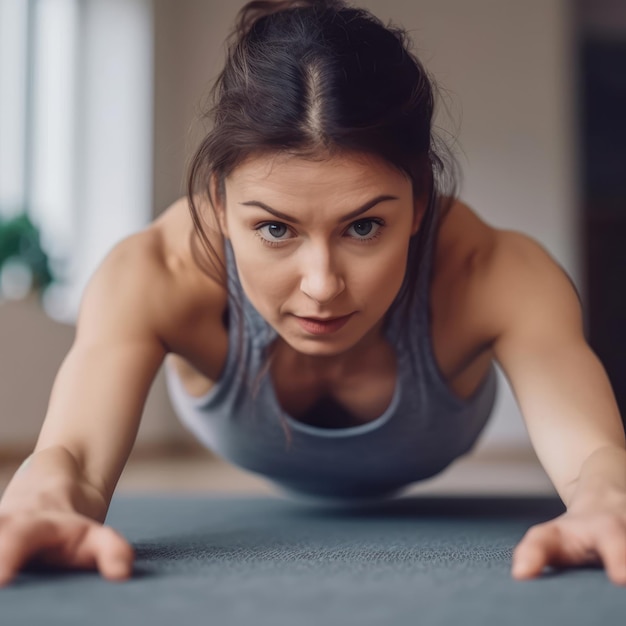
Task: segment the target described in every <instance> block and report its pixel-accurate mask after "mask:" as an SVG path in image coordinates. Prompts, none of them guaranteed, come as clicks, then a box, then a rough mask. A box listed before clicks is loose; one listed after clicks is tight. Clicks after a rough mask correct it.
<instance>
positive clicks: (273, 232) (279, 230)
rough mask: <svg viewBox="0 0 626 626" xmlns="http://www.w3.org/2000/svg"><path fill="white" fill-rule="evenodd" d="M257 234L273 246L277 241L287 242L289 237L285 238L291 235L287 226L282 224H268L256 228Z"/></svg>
mask: <svg viewBox="0 0 626 626" xmlns="http://www.w3.org/2000/svg"><path fill="white" fill-rule="evenodd" d="M255 231H256V234H257V235H258V236H259V237H260V238H261V239H262V240H263V241H264V242H266V243H269V244H272V243H273V242H275V241H285V239H289V237H285V235H286V234H288V233H289V228H288V227H287V225H286V224H281V223H280V222H267V223H265V224H261V225H260V226H258V227H257V228H255Z"/></svg>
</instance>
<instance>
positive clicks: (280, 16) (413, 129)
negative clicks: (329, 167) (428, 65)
mask: <svg viewBox="0 0 626 626" xmlns="http://www.w3.org/2000/svg"><path fill="white" fill-rule="evenodd" d="M410 47H411V44H410V41H409V37H408V35H407V33H406V31H405V30H403V29H401V28H398V27H395V26H392V25H389V26H385V25H384V24H383V23H382V22H381V21H380V20H379V19H378V18H377V17H375V16H374V15H372V14H371V13H370V12H369V11H367V10H365V9H360V8H354V7H351V6H349V5H347V4H346V3H345V2H343V0H276V1H272V0H255V1H253V2H248V3H247V4H246V5H245V6H244V7H243V8H242V9H241V11H240V12H239V14H238V17H237V21H236V24H235V28H234V30H233V32H232V33H231V34H230V36H229V37H228V39H227V55H226V62H225V66H224V69H223V71H222V72H221V74H220V75H219V76H218V78H217V81H216V83H215V85H214V86H213V89H212V92H211V97H212V102H211V106H210V108H209V110H208V111H207V113H206V117H207V118H208V119H209V120H210V121H211V122H212V123H213V126H212V128H211V130H210V131H209V132H208V134H207V135H206V136H205V137H204V139H203V140H202V142H201V144H200V146H199V147H198V149H197V151H196V152H195V154H194V156H193V158H192V160H191V163H190V166H189V173H188V179H187V194H188V201H189V206H190V210H191V213H192V218H193V221H194V226H195V233H194V236H193V237H192V251H193V253H194V257H195V258H196V260H197V261H198V262H200V263H201V266H204V268H205V269H206V270H208V271H212V273H213V275H214V276H215V273H216V274H217V275H216V278H217V279H218V280H220V282H222V284H227V283H226V276H225V272H224V267H223V264H222V263H221V261H220V260H219V257H218V255H217V254H216V251H215V250H214V249H213V247H212V245H211V243H210V241H209V239H208V237H207V235H206V233H205V231H204V230H203V227H202V218H201V215H200V212H199V210H198V207H197V205H196V198H197V196H198V194H201V195H203V196H205V197H206V198H207V199H208V200H209V203H210V205H211V206H212V207H213V208H214V199H213V196H212V191H211V187H210V180H211V178H212V177H214V180H215V181H216V183H217V185H216V193H217V194H218V196H219V199H220V200H222V201H223V200H224V195H225V179H226V177H227V176H228V175H229V174H230V173H231V172H232V171H233V170H234V169H235V168H236V167H237V166H238V165H239V164H241V163H242V162H243V161H244V160H245V159H246V158H247V157H250V156H253V155H263V154H268V155H269V154H276V153H285V154H292V155H296V156H302V157H306V158H311V159H315V158H324V157H325V156H328V155H332V154H336V153H346V152H347V153H362V154H369V155H375V156H377V157H379V158H382V159H383V160H384V161H385V162H387V163H388V164H390V165H392V166H393V167H395V168H396V169H397V170H400V171H401V172H403V173H405V174H406V175H407V176H408V177H409V178H410V179H411V181H412V184H413V193H414V195H415V196H417V195H420V196H422V195H423V196H424V197H425V198H426V200H427V206H426V210H425V213H424V216H423V218H422V222H421V227H420V229H419V231H418V233H417V234H416V235H415V236H413V237H412V239H411V242H410V246H409V255H408V263H407V270H406V274H405V279H404V282H403V284H402V287H401V289H400V293H399V294H398V297H397V298H396V302H403V306H404V307H405V309H404V310H405V312H408V311H409V309H410V307H411V304H412V301H413V299H414V297H415V294H416V283H417V276H418V272H419V268H420V264H421V259H422V254H423V251H424V244H425V242H426V238H427V237H428V236H429V233H430V231H431V230H432V229H433V228H435V227H436V224H437V223H438V221H439V220H438V218H440V217H441V215H442V213H443V211H445V210H447V208H449V206H450V205H451V201H452V199H453V197H454V195H455V190H456V167H455V161H454V159H453V157H452V156H451V154H450V152H449V151H448V150H447V148H446V146H445V144H444V143H443V142H440V141H439V140H438V138H437V137H436V136H435V135H434V133H433V128H432V125H433V124H432V121H433V113H434V89H435V87H434V82H433V81H432V79H431V78H430V77H429V75H428V73H427V72H426V70H425V69H424V68H423V67H422V65H421V63H420V62H419V60H418V59H417V58H416V57H415V56H414V55H413V54H412V53H411V52H410ZM259 103H263V104H262V105H259ZM196 236H197V237H198V238H199V239H200V241H201V242H202V245H203V247H204V250H205V252H206V253H208V256H209V259H210V261H211V265H210V267H209V266H207V265H206V263H203V259H202V258H201V256H200V251H199V250H198V249H197V241H195V238H196ZM210 268H212V269H210ZM394 305H395V303H394Z"/></svg>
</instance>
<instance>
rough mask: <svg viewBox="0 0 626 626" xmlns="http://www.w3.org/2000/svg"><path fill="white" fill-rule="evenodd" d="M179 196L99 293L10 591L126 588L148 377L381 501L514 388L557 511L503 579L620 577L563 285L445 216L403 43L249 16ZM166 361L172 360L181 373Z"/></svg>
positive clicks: (297, 476) (293, 19) (43, 458)
mask: <svg viewBox="0 0 626 626" xmlns="http://www.w3.org/2000/svg"><path fill="white" fill-rule="evenodd" d="M214 95H215V106H214V108H213V110H212V115H213V120H214V125H213V129H212V130H211V132H209V133H208V135H207V136H206V138H205V139H204V140H203V142H202V144H201V145H200V147H199V149H198V151H197V153H196V154H195V156H194V158H193V161H192V163H191V167H190V173H189V180H188V183H189V184H188V197H187V198H186V199H183V200H180V201H179V202H177V203H175V204H174V205H173V206H172V207H170V209H169V210H167V211H166V212H165V213H164V214H163V215H162V216H161V217H160V218H159V219H157V220H156V221H155V222H154V223H153V224H152V225H150V227H148V228H147V229H146V230H145V231H143V232H141V233H138V234H136V235H134V236H132V237H129V238H128V239H126V240H124V241H122V242H121V243H120V244H119V245H117V246H116V247H115V248H114V250H113V251H112V252H111V253H110V254H109V255H108V257H107V258H106V260H105V261H104V262H103V264H102V265H101V267H100V268H99V269H98V270H97V272H96V273H95V275H94V276H93V278H92V280H91V282H90V284H89V286H88V288H87V290H86V293H85V296H84V299H83V303H82V306H81V311H80V315H79V320H78V326H77V334H76V340H75V343H74V345H73V346H72V349H71V350H70V352H69V354H68V356H67V357H66V359H65V361H64V362H63V365H62V367H61V369H60V371H59V374H58V376H57V379H56V381H55V383H54V387H53V390H52V395H51V399H50V405H49V409H48V412H47V415H46V418H45V422H44V425H43V428H42V431H41V434H40V436H39V439H38V441H37V445H36V447H35V451H34V453H33V454H32V455H31V457H30V458H29V459H28V462H27V463H25V465H24V466H23V467H22V468H21V469H20V470H19V471H18V472H17V474H16V476H15V477H14V479H13V480H12V481H11V484H10V485H9V487H8V488H7V490H6V491H5V493H4V496H3V499H2V501H1V503H0V581H2V582H3V583H6V582H8V581H9V580H10V579H11V578H12V577H13V576H14V575H15V573H16V572H17V571H18V570H19V569H20V568H21V567H22V566H23V565H24V564H25V563H26V562H27V561H28V560H30V559H33V558H35V559H39V560H42V561H45V562H48V563H54V564H58V565H64V566H71V567H84V568H94V567H97V568H98V569H99V570H100V571H101V573H102V574H103V575H104V576H105V577H107V578H110V579H122V578H125V577H128V576H129V575H130V573H131V568H132V561H133V551H132V548H131V547H130V545H129V544H128V543H127V542H126V541H125V539H124V538H123V537H121V536H120V535H118V534H117V533H116V532H115V531H113V530H112V529H110V528H107V527H105V526H103V525H102V522H103V521H104V519H105V516H106V512H107V508H108V505H109V502H110V499H111V497H112V494H113V491H114V488H115V485H116V483H117V480H118V478H119V476H120V473H121V471H122V468H123V466H124V463H125V461H126V459H127V457H128V454H129V452H130V450H131V447H132V444H133V441H134V438H135V435H136V432H137V428H138V425H139V419H140V415H141V412H142V407H143V404H144V401H145V398H146V395H147V393H148V390H149V387H150V384H151V382H152V380H153V378H154V376H155V374H156V372H157V371H158V369H159V367H160V366H161V364H162V363H163V361H164V360H166V367H167V369H166V371H167V379H168V385H169V389H170V392H171V395H172V400H173V403H174V406H175V408H176V410H177V411H178V412H179V414H180V417H181V419H182V420H184V421H185V423H186V424H187V425H188V426H189V427H190V428H191V429H192V430H193V431H194V432H195V433H196V434H197V436H198V437H199V438H200V439H201V440H202V441H203V442H205V443H206V444H207V445H208V446H210V447H212V448H213V449H214V450H215V451H216V452H217V453H218V454H221V455H223V456H224V457H225V458H227V459H229V460H230V461H232V462H233V463H237V464H239V465H241V466H242V467H244V468H247V469H249V470H251V471H255V472H258V473H260V474H262V475H264V476H266V477H267V478H268V479H270V480H272V481H273V482H274V483H275V484H276V485H278V486H280V487H281V488H282V489H284V490H285V491H287V492H289V493H291V494H294V495H296V496H298V497H313V498H316V499H321V500H324V501H329V500H332V501H334V502H337V501H339V502H348V503H350V502H355V501H361V500H363V499H366V500H367V499H372V498H383V497H390V496H392V495H394V494H396V493H398V492H399V491H400V490H402V488H404V487H406V486H407V485H408V484H410V483H411V482H415V481H417V480H420V479H422V478H425V477H427V476H431V475H433V474H435V473H436V472H438V471H440V470H441V469H443V468H444V467H445V466H446V465H448V464H449V463H450V462H452V461H453V460H454V459H455V458H457V457H458V456H459V455H461V454H463V453H464V452H466V451H467V450H469V449H470V448H471V447H472V445H473V444H474V442H475V441H476V438H477V437H478V435H479V433H480V431H481V429H482V428H483V426H484V424H485V422H486V420H487V419H488V417H489V414H490V412H491V409H492V406H493V402H494V397H495V393H496V388H495V387H496V381H495V377H494V369H493V367H494V366H493V364H494V362H495V361H497V362H498V363H499V364H500V365H501V366H502V368H503V370H504V372H505V373H506V375H507V377H508V378H509V380H510V381H511V384H512V386H513V388H514V391H515V394H516V397H517V399H518V401H519V404H520V407H521V410H522V413H523V415H524V419H525V421H526V424H527V426H528V430H529V432H530V435H531V438H532V441H533V444H534V446H535V449H536V452H537V455H538V456H539V459H540V460H541V462H542V463H543V466H544V467H545V469H546V471H547V473H548V474H549V476H550V478H551V479H552V481H553V482H554V485H555V487H556V489H557V490H558V493H559V495H560V496H561V498H562V499H563V501H564V503H565V504H566V506H567V512H566V513H565V514H563V515H562V516H560V517H559V518H557V519H555V520H551V521H549V522H547V523H544V524H540V525H537V526H535V527H533V528H531V529H530V530H529V532H528V533H527V534H526V535H525V537H524V538H523V539H522V541H521V542H520V544H519V545H518V546H517V548H516V550H515V553H514V559H513V561H514V562H513V575H514V576H515V577H516V578H520V579H523V578H529V577H534V576H537V575H538V574H540V572H541V571H542V568H543V567H544V566H545V565H577V564H586V563H594V562H599V563H602V564H604V565H605V567H606V569H607V573H608V575H609V577H610V578H611V580H613V581H614V582H615V583H618V584H624V583H626V452H625V449H624V448H625V443H624V431H623V427H622V423H621V420H620V416H619V413H618V410H617V407H616V403H615V400H614V397H613V394H612V390H611V387H610V384H609V382H608V380H607V376H606V374H605V372H604V370H603V368H602V366H601V364H600V363H599V362H598V360H597V358H596V357H595V355H594V354H593V352H592V351H591V350H590V348H589V347H588V345H587V344H586V342H585V339H584V336H583V332H582V323H581V311H580V305H579V302H578V299H577V296H576V293H575V290H574V289H573V288H572V285H571V283H570V281H569V279H568V278H567V277H566V276H565V274H564V273H563V271H562V270H561V269H560V268H559V267H558V265H557V264H556V263H555V262H554V261H553V260H552V259H551V258H550V256H549V255H548V254H547V253H546V252H545V251H544V250H543V249H542V248H541V247H540V246H539V245H538V244H537V243H535V242H534V241H532V240H531V239H529V238H528V237H526V236H524V235H521V234H518V233H514V232H508V231H501V230H497V229H494V228H492V227H490V226H489V225H487V224H485V223H484V222H483V221H481V220H480V219H479V218H478V217H477V216H476V215H475V214H474V213H473V212H472V211H471V210H470V209H469V208H468V207H467V206H465V205H464V204H463V203H461V202H460V201H458V200H456V199H455V198H454V194H453V184H452V183H453V176H451V170H450V166H449V165H446V162H448V163H449V162H450V159H446V158H445V153H443V152H442V149H441V147H440V146H438V144H437V143H436V142H435V140H434V137H433V133H432V128H431V122H432V115H433V91H432V85H431V82H430V80H429V78H428V76H427V74H426V72H425V71H424V69H423V68H422V66H421V65H420V63H419V62H418V61H417V59H416V58H415V57H414V56H413V55H412V54H411V53H410V52H409V51H408V43H407V40H406V37H405V35H404V34H403V32H402V31H400V30H397V29H392V28H385V27H384V26H383V25H382V24H381V23H380V22H379V21H378V20H377V19H376V18H374V17H373V16H372V15H371V14H369V13H368V12H366V11H361V10H357V9H353V8H349V7H347V6H346V5H344V3H343V2H341V1H340V0H324V1H318V2H314V1H313V0H306V1H305V0H300V1H286V2H250V3H249V4H248V5H246V7H244V9H243V10H242V12H241V14H240V16H239V20H238V23H237V28H236V31H235V33H234V38H233V41H232V42H231V46H230V48H229V54H228V58H227V61H226V65H225V68H224V70H223V72H222V74H221V76H220V77H219V80H218V81H217V84H216V86H215V90H214ZM166 357H167V358H166Z"/></svg>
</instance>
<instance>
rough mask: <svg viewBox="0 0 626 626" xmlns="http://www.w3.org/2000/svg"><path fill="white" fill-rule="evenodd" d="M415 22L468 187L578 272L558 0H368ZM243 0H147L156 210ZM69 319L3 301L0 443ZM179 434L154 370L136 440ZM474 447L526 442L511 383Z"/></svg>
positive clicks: (31, 429)
mask: <svg viewBox="0 0 626 626" xmlns="http://www.w3.org/2000/svg"><path fill="white" fill-rule="evenodd" d="M362 4H363V5H364V6H367V7H368V8H371V9H373V10H374V12H375V13H376V14H377V15H379V16H380V17H381V18H383V19H384V20H387V19H389V18H393V21H395V22H397V23H399V24H402V25H404V26H405V27H407V28H408V29H410V30H411V31H412V35H413V38H414V41H415V44H416V45H415V51H416V52H417V53H418V55H419V56H420V57H421V58H422V59H423V61H424V62H425V64H426V65H427V67H428V68H429V69H430V70H431V71H432V72H433V73H434V74H435V75H436V77H437V79H438V81H439V82H440V84H441V85H442V86H443V87H445V88H446V89H447V91H448V92H449V97H450V102H449V105H450V107H451V110H452V112H453V114H454V115H455V116H456V117H457V121H458V122H459V123H460V128H461V130H460V132H459V133H458V139H459V142H460V145H461V146H462V148H463V151H464V155H462V156H461V164H462V166H463V170H464V173H465V184H464V187H463V190H464V193H463V194H462V195H463V197H464V198H465V199H466V200H467V201H468V202H469V203H470V204H471V205H472V206H473V207H474V209H475V210H477V211H478V213H479V214H481V215H482V216H483V217H484V218H485V219H486V220H488V221H489V222H491V223H492V224H494V225H495V226H498V227H501V228H513V229H517V230H522V231H525V232H528V233H529V234H531V235H533V236H535V237H536V238H537V239H538V240H540V241H541V242H542V243H543V244H544V245H545V246H546V247H547V248H548V249H549V250H550V252H551V253H552V254H553V255H554V256H555V258H556V259H557V260H559V262H561V263H562V264H563V265H564V266H565V267H566V268H567V269H568V271H569V272H570V273H571V274H572V275H573V276H574V279H575V280H576V281H577V282H580V281H579V276H580V273H581V272H580V268H579V266H578V263H579V258H580V254H579V245H578V233H577V224H578V220H577V213H576V208H577V199H576V193H577V190H576V188H575V186H574V184H573V171H574V169H575V155H574V152H573V146H574V144H575V138H574V135H573V130H572V126H573V124H572V116H573V104H572V101H573V98H572V86H571V80H572V77H571V60H572V55H571V43H570V34H569V18H568V6H569V5H568V3H567V2H565V0H526V1H525V2H519V1H518V0H470V1H468V0H385V1H384V2H383V1H382V0H369V1H366V2H363V3H362ZM238 6H240V3H233V2H230V1H229V0H210V1H207V0H177V2H172V1H171V0H155V43H156V45H155V67H156V76H155V112H154V114H155V137H154V146H155V153H154V173H155V181H154V209H155V213H159V212H161V211H162V210H163V209H164V208H166V207H167V205H168V204H169V203H170V202H172V201H173V200H174V199H175V198H177V197H179V196H180V195H181V194H182V192H183V174H184V169H185V161H186V159H187V158H188V156H189V152H190V149H191V147H192V146H193V145H194V144H195V141H196V140H197V137H198V133H199V132H200V125H199V124H194V123H193V120H194V117H195V115H196V112H197V108H198V106H199V104H200V99H201V98H202V96H203V94H206V89H207V86H208V83H209V81H210V80H211V79H212V78H213V77H214V76H215V75H216V74H217V72H218V71H219V67H220V63H221V59H222V40H223V37H224V35H225V33H226V29H227V28H228V27H229V26H230V23H231V21H232V19H233V18H234V14H235V12H236V10H237V8H238ZM72 334H73V333H72V329H70V328H68V327H63V326H60V325H57V324H55V323H53V322H51V321H50V320H46V319H45V318H44V317H43V316H42V314H41V313H40V312H39V311H37V307H36V306H35V305H33V303H32V302H30V303H20V304H11V305H4V306H0V399H1V407H2V408H1V413H0V449H1V448H2V447H6V446H8V445H17V446H24V445H30V443H31V442H34V438H35V436H36V433H37V430H38V428H39V425H40V423H41V419H42V416H43V412H44V410H45V405H46V403H47V396H48V393H49V389H50V386H51V383H52V380H53V378H54V373H55V371H56V368H57V367H58V364H59V363H60V362H61V359H62V358H63V355H64V353H65V352H66V351H67V349H68V348H69V345H70V344H71V339H72ZM173 439H183V440H188V439H189V437H188V435H187V434H186V433H185V432H184V431H183V429H182V428H181V427H180V426H179V425H178V423H177V421H176V419H175V417H174V416H173V414H172V411H171V408H170V406H169V403H168V401H167V398H166V394H165V390H164V387H163V380H162V377H161V376H159V378H158V379H157V380H156V382H155V385H154V386H153V389H152V392H151V394H150V398H149V401H148V404H147V407H146V411H145V416H144V421H143V423H142V427H141V429H140V434H139V441H140V442H142V443H150V442H157V441H162V440H173ZM482 445H483V446H484V447H490V446H499V445H520V446H527V445H528V444H527V437H526V433H525V430H524V428H523V425H522V421H521V416H520V415H519V414H518V412H517V408H516V406H515V402H514V400H513V396H512V394H511V393H510V392H509V391H506V390H505V392H504V393H503V394H501V396H500V400H499V403H498V406H497V410H496V415H495V416H494V419H493V420H492V422H491V425H490V426H489V428H488V431H487V433H486V436H485V438H484V439H483V442H482Z"/></svg>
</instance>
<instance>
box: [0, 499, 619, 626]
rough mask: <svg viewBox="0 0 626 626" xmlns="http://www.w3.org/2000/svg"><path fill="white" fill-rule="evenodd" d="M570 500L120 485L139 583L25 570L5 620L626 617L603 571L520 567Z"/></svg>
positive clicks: (0, 600)
mask: <svg viewBox="0 0 626 626" xmlns="http://www.w3.org/2000/svg"><path fill="white" fill-rule="evenodd" d="M562 511H563V508H562V505H561V504H560V502H558V501H556V500H552V499H543V498H528V499H526V498H512V499H511V498H486V497H477V498H450V497H446V498H444V497H441V498H435V497H411V498H404V499H398V500H393V501H390V502H387V503H384V504H381V505H376V506H368V507H364V508H361V509H354V510H337V509H332V508H320V507H315V506H313V505H306V504H301V503H297V502H292V501H289V500H286V499H283V498H280V497H234V496H233V497H229V496H211V497H208V496H207V497H187V496H175V495H168V496H165V495H164V496H161V497H157V496H137V497H130V496H116V497H115V498H114V500H113V503H112V505H111V509H110V512H109V517H108V518H107V522H108V523H110V524H111V525H113V526H114V527H115V528H117V529H118V530H120V531H121V532H122V533H123V534H124V535H125V536H126V537H127V538H128V539H129V540H130V541H131V542H132V543H133V545H134V546H135V548H136V551H137V561H136V568H135V574H134V577H133V579H132V580H130V581H128V582H125V583H110V582H107V581H105V580H102V579H101V578H100V577H99V576H98V575H97V574H95V573H76V572H71V573H61V572H50V571H28V572H25V573H23V574H22V575H20V576H19V578H18V579H17V580H16V582H15V583H14V584H13V585H11V586H10V587H7V588H5V589H2V590H0V624H2V626H13V625H16V624H20V625H22V624H23V625H24V626H26V625H28V626H35V625H37V624H46V625H49V626H56V625H58V626H61V625H62V626H68V625H73V624H89V625H90V626H99V625H103V626H104V625H105V624H106V625H111V624H115V625H126V624H129V625H130V624H132V625H133V626H136V625H137V624H145V625H149V626H160V625H168V626H170V625H172V624H175V625H181V626H182V625H186V624H211V625H212V626H213V625H219V624H229V625H241V626H244V625H245V626H248V625H251V624H254V625H255V626H256V625H259V624H260V625H264V624H267V625H268V626H269V625H272V626H282V625H289V626H293V625H298V626H301V625H303V626H306V625H309V624H310V625H313V624H315V625H319V624H324V625H330V624H341V625H342V626H343V625H346V626H352V625H354V626H357V625H358V626H365V625H369V624H384V625H387V624H389V625H396V624H397V625H404V624H407V625H408V624H411V625H415V624H420V625H427V626H431V625H432V626H435V625H436V626H440V625H441V626H444V625H446V626H447V625H454V626H458V625H459V624H463V625H464V626H467V625H474V624H476V625H479V624H480V625H481V626H484V625H491V624H494V625H498V626H501V625H505V624H511V625H518V624H519V625H522V624H523V625H529V624H532V625H538V624H550V625H551V626H552V625H555V624H567V625H568V626H574V625H579V624H580V625H582V624H588V625H594V626H595V625H597V624H602V625H603V626H611V625H613V624H615V625H617V624H620V625H623V624H624V623H626V589H624V588H619V587H616V586H614V585H613V584H612V583H611V582H610V581H609V580H608V579H607V577H606V575H605V573H604V571H603V570H602V569H600V568H590V567H588V568H577V569H568V570H563V571H553V572H548V573H546V574H545V575H544V576H543V577H542V578H541V579H539V580H533V581H529V582H516V581H514V580H513V579H512V578H511V577H510V561H511V554H512V550H513V548H514V546H515V545H516V543H517V542H518V541H519V539H520V538H521V537H522V535H523V534H524V532H525V531H526V529H527V528H528V527H529V526H530V525H531V524H533V523H536V522H540V521H544V520H547V519H551V518H552V517H554V516H556V515H558V514H560V513H561V512H562Z"/></svg>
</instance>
